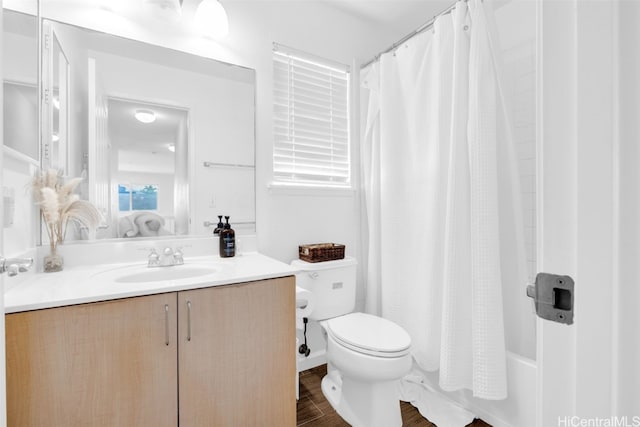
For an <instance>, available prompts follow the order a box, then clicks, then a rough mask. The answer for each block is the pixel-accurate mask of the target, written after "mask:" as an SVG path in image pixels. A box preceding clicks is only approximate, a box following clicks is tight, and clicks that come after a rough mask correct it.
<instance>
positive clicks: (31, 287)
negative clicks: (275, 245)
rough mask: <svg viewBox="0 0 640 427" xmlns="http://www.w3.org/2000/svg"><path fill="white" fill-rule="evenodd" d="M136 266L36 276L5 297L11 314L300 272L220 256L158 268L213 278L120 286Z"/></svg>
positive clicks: (248, 256)
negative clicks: (195, 270) (201, 271)
mask: <svg viewBox="0 0 640 427" xmlns="http://www.w3.org/2000/svg"><path fill="white" fill-rule="evenodd" d="M132 265H134V264H132V263H119V264H100V265H90V266H77V267H71V268H68V269H65V270H64V271H61V272H57V273H38V274H34V275H33V276H32V277H30V278H29V279H27V280H25V281H24V282H23V283H20V284H19V285H18V286H16V287H14V288H12V289H10V290H8V291H7V292H6V293H5V296H4V302H5V313H16V312H20V311H29V310H38V309H43V308H51V307H61V306H65V305H73V304H83V303H88V302H96V301H106V300H113V299H118V298H128V297H135V296H142V295H151V294H159V293H165V292H175V291H182V290H186V289H197V288H206V287H211V286H219V285H229V284H233V283H242V282H249V281H254V280H263V279H272V278H276V277H285V276H290V275H293V274H295V273H296V271H297V270H296V269H294V268H293V267H291V266H290V265H288V264H285V263H283V262H280V261H277V260H274V259H272V258H269V257H267V256H265V255H261V254H259V253H257V252H249V253H246V252H245V253H243V254H242V255H239V256H236V257H233V258H220V257H219V256H217V255H216V256H198V257H190V258H185V265H184V266H173V267H155V268H154V269H164V268H167V269H180V268H182V267H187V268H189V266H198V267H202V266H212V267H215V268H216V269H217V271H216V272H214V273H212V274H207V275H202V276H197V277H194V278H187V279H177V280H162V281H153V282H134V283H119V282H116V281H114V277H116V276H117V275H118V274H121V272H122V271H125V270H126V269H130V268H131V266H132ZM136 266H140V267H142V268H145V269H146V267H145V264H143V263H137V264H136ZM138 270H139V271H144V270H141V269H138ZM148 270H151V269H148Z"/></svg>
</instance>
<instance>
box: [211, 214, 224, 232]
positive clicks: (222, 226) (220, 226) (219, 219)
mask: <svg viewBox="0 0 640 427" xmlns="http://www.w3.org/2000/svg"><path fill="white" fill-rule="evenodd" d="M223 228H224V224H223V223H222V215H218V226H217V227H216V229H215V230H213V234H215V235H216V236H219V235H220V232H221V231H222V229H223Z"/></svg>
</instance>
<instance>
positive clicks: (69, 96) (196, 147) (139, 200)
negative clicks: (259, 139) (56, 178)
mask: <svg viewBox="0 0 640 427" xmlns="http://www.w3.org/2000/svg"><path fill="white" fill-rule="evenodd" d="M42 29H43V31H42V33H43V37H45V38H46V41H45V42H43V44H42V49H41V55H42V64H43V76H42V81H43V86H44V90H45V94H46V93H50V94H51V100H50V102H43V114H42V129H43V135H42V141H41V144H42V152H43V154H42V157H43V159H42V163H43V166H44V167H54V168H58V169H60V170H63V171H64V173H65V174H66V175H68V176H70V177H75V176H83V177H85V178H86V180H85V182H84V184H83V185H82V187H81V190H80V192H81V196H82V197H84V198H86V199H88V200H90V201H92V202H93V203H94V204H95V206H96V207H97V208H98V210H99V211H100V212H101V214H102V216H103V222H102V224H100V227H99V229H98V231H97V233H95V234H93V233H87V231H86V230H76V232H75V234H76V236H75V238H76V239H104V238H109V239H114V238H119V239H132V238H140V237H147V238H154V237H158V236H162V237H166V236H172V235H177V236H184V235H204V234H210V233H211V232H212V231H213V229H214V228H215V224H216V223H217V216H218V215H229V216H231V224H232V225H233V226H234V228H235V229H236V230H237V232H239V233H240V234H242V233H252V232H254V231H255V154H254V153H255V147H254V144H255V141H254V139H255V131H254V129H255V123H254V122H255V71H254V70H251V69H247V68H244V67H240V66H235V65H232V64H226V63H222V62H218V61H215V60H212V59H208V58H203V57H199V56H195V55H190V54H187V53H184V52H180V51H176V50H171V49H166V48H163V47H159V46H155V45H150V44H146V43H142V42H139V41H134V40H130V39H124V38H121V37H116V36H113V35H110V34H105V33H100V32H95V31H91V30H88V29H85V28H80V27H77V26H72V25H68V24H65V23H60V22H56V21H51V20H48V19H43V21H42Z"/></svg>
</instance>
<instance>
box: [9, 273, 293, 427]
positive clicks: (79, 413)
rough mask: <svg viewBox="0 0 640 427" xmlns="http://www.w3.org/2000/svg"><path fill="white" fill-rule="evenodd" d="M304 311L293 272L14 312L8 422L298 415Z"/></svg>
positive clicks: (121, 422) (186, 422) (239, 420)
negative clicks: (298, 307) (300, 313)
mask: <svg viewBox="0 0 640 427" xmlns="http://www.w3.org/2000/svg"><path fill="white" fill-rule="evenodd" d="M294 310H295V282H294V279H293V277H286V278H279V279H269V280H263V281H259V282H249V283H242V284H236V285H227V286H218V287H212V288H204V289H198V290H191V291H184V292H177V293H176V292H173V293H166V294H159V295H151V296H143V297H136V298H129V299H123V300H114V301H107V302H100V303H91V304H83V305H77V306H69V307H61V308H52V309H45V310H37V311H30V312H23V313H14V314H8V315H6V316H5V318H6V353H7V417H8V425H9V426H20V427H23V426H25V427H26V426H47V427H49V426H51V427H55V426H65V427H66V426H81V425H83V426H84V425H86V426H141V427H143V426H153V427H156V426H177V425H180V426H181V427H188V426H234V427H235V426H256V425H260V426H265V427H268V426H274V427H275V426H277V427H280V426H295V423H296V420H295V390H294V387H293V384H294V378H295V372H296V371H295V353H294V352H293V351H292V349H293V348H294V347H295V311H294ZM178 414H180V415H179V417H180V419H179V420H178Z"/></svg>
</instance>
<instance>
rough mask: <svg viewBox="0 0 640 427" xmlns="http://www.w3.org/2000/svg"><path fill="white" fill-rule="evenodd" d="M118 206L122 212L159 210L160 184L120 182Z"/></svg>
mask: <svg viewBox="0 0 640 427" xmlns="http://www.w3.org/2000/svg"><path fill="white" fill-rule="evenodd" d="M118 206H119V210H120V212H129V211H157V210H158V186H157V185H155V184H145V185H129V184H118Z"/></svg>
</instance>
